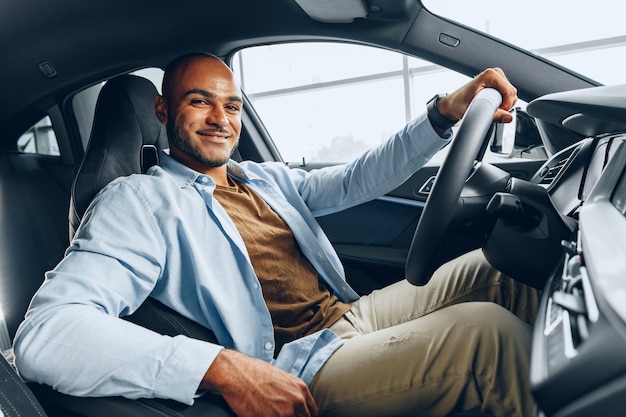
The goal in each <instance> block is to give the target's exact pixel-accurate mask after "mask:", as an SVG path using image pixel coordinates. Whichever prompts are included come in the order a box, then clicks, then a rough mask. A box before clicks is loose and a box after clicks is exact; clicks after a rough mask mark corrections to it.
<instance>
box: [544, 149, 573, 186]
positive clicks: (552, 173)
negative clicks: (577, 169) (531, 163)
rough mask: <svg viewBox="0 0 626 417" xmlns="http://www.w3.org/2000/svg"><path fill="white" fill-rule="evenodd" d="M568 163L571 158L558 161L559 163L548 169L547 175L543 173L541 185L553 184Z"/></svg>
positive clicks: (546, 169) (546, 170)
mask: <svg viewBox="0 0 626 417" xmlns="http://www.w3.org/2000/svg"><path fill="white" fill-rule="evenodd" d="M568 161H569V156H568V157H567V158H563V159H561V160H558V161H557V163H556V164H555V165H554V166H553V167H546V168H545V174H544V173H543V172H542V174H543V175H542V176H541V184H543V185H550V184H552V181H554V179H555V178H556V177H557V176H558V175H559V174H560V173H561V170H562V169H563V167H565V165H566V164H567V162H568Z"/></svg>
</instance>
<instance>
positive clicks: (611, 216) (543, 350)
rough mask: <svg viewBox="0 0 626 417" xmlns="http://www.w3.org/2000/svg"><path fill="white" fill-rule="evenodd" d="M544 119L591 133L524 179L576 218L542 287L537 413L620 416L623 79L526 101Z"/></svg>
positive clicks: (625, 337) (534, 381)
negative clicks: (556, 262) (611, 85)
mask: <svg viewBox="0 0 626 417" xmlns="http://www.w3.org/2000/svg"><path fill="white" fill-rule="evenodd" d="M528 112H529V113H530V114H531V115H532V116H534V117H535V118H538V119H541V120H543V121H544V122H548V123H552V124H558V125H561V126H563V127H566V128H568V129H571V130H574V131H576V132H578V133H581V134H585V135H589V137H588V138H587V139H583V140H581V141H579V142H577V143H576V144H574V145H571V146H569V147H567V148H565V149H563V150H562V151H561V152H559V153H557V154H555V155H553V157H552V158H550V160H549V161H547V162H546V164H544V166H543V167H542V168H541V169H540V170H539V171H538V172H537V174H536V175H535V176H534V177H533V178H532V179H531V182H533V183H535V184H539V185H541V186H542V187H544V188H545V189H546V190H547V192H548V194H549V195H550V199H551V201H552V204H553V205H554V207H555V208H556V209H557V210H558V211H559V212H560V213H562V214H563V215H565V216H567V217H570V218H573V219H576V220H577V227H576V228H575V229H574V231H573V232H572V233H571V236H570V237H569V238H567V239H563V241H562V242H561V247H562V248H561V256H560V259H559V262H558V264H557V267H556V268H555V269H554V271H553V272H552V274H551V275H550V277H549V279H548V282H547V284H546V285H545V287H544V291H543V296H542V302H541V305H540V310H539V312H538V315H537V320H536V323H535V328H534V334H533V348H532V358H531V370H530V379H531V389H532V391H533V394H534V396H535V399H536V401H537V415H538V416H540V417H544V416H556V417H583V416H603V417H610V416H623V415H626V134H625V133H623V132H626V87H625V86H617V87H599V88H594V89H587V90H580V91H571V92H566V93H556V94H551V95H549V96H545V97H543V98H539V99H538V100H537V101H535V102H533V103H531V104H529V106H528Z"/></svg>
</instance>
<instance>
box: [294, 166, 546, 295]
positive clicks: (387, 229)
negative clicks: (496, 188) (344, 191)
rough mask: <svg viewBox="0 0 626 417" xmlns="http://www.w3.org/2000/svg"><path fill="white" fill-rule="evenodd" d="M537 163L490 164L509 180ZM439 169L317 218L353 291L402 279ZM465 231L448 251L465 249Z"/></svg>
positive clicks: (525, 173) (451, 241)
mask: <svg viewBox="0 0 626 417" xmlns="http://www.w3.org/2000/svg"><path fill="white" fill-rule="evenodd" d="M541 163H542V161H535V160H528V161H520V160H516V161H514V162H508V161H506V162H503V163H497V164H494V165H496V166H498V167H500V168H501V169H504V170H506V171H508V172H509V173H511V175H512V176H515V177H518V178H530V177H531V176H532V174H533V173H534V171H535V170H536V169H537V168H538V167H539V166H540V164H541ZM321 167H322V165H321V164H317V165H316V168H321ZM301 168H305V169H307V168H310V167H308V166H307V167H301ZM438 168H439V167H438V166H437V165H427V166H425V167H423V168H422V169H420V170H418V171H417V172H416V173H415V174H414V175H413V176H411V178H409V179H408V180H407V181H406V182H405V183H403V184H402V185H400V186H399V187H398V188H396V189H395V190H393V191H391V192H390V193H388V194H387V195H386V196H383V197H381V198H378V199H376V200H374V201H371V202H368V203H365V204H361V205H359V206H356V207H353V208H350V209H348V210H344V211H342V212H339V213H335V214H331V215H327V216H323V217H320V218H318V221H319V223H320V225H321V226H322V228H323V229H324V231H325V232H326V234H327V235H328V237H329V239H330V241H331V242H332V243H333V245H334V247H335V249H336V250H337V253H338V254H339V256H340V258H341V260H342V262H343V264H344V267H345V270H346V275H347V277H348V281H349V282H350V284H351V285H352V286H353V287H354V288H355V290H357V292H359V293H368V292H370V291H372V290H373V289H376V288H381V287H383V286H386V285H388V284H390V283H393V282H395V281H398V280H401V279H403V277H404V263H405V261H406V256H407V254H408V251H409V247H410V245H411V240H412V238H413V233H414V231H415V228H416V226H417V223H418V221H419V217H420V215H421V213H422V210H423V207H424V205H425V203H426V199H427V197H428V191H429V187H430V185H432V183H433V181H434V178H435V176H436V174H437V170H438ZM464 232H467V233H472V229H471V228H469V227H468V228H467V229H463V228H461V229H460V230H458V231H457V234H456V236H455V238H454V239H449V240H448V244H450V245H453V246H454V245H456V247H455V248H453V249H451V250H452V251H453V252H455V251H459V252H460V251H462V250H463V248H464V247H467V245H468V242H467V241H465V240H464V239H463V237H462V235H463V233H464ZM469 245H471V243H469Z"/></svg>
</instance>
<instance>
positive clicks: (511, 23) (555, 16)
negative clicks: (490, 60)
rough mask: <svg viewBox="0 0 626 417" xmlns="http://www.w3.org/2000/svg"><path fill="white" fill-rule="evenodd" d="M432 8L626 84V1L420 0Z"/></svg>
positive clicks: (607, 81)
mask: <svg viewBox="0 0 626 417" xmlns="http://www.w3.org/2000/svg"><path fill="white" fill-rule="evenodd" d="M422 3H423V4H424V6H426V8H427V9H428V10H430V11H431V12H433V13H435V14H438V15H440V16H443V17H445V18H447V19H450V20H454V21H457V22H459V23H463V24H464V25H466V26H470V27H472V28H474V29H477V30H480V31H483V32H485V33H488V34H490V35H492V36H495V37H496V38H500V39H502V40H504V41H507V42H509V43H512V44H514V45H517V46H520V47H522V48H524V49H527V50H529V51H531V52H534V53H536V54H537V55H541V56H543V57H545V58H547V59H550V60H552V61H554V62H556V63H558V64H560V65H563V66H564V67H567V68H570V69H572V70H574V71H576V72H579V73H580V74H582V75H585V76H587V77H589V78H591V79H593V80H595V81H598V82H600V83H602V84H607V85H610V84H624V83H626V76H624V70H623V68H622V66H621V64H622V62H623V61H622V60H623V57H624V56H626V25H625V24H624V14H625V12H626V3H622V2H618V1H615V0H594V1H590V2H584V3H583V2H574V1H572V0H525V1H523V2H512V3H511V2H509V3H503V2H502V1H501V0H473V1H467V0H422Z"/></svg>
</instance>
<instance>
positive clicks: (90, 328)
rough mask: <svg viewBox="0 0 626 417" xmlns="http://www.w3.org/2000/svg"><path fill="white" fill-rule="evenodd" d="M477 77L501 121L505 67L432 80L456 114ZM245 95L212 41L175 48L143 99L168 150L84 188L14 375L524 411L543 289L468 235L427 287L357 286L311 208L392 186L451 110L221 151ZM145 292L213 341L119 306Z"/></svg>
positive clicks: (288, 405) (342, 402)
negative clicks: (352, 146) (351, 139)
mask: <svg viewBox="0 0 626 417" xmlns="http://www.w3.org/2000/svg"><path fill="white" fill-rule="evenodd" d="M484 87H495V88H498V89H499V90H500V91H501V92H502V94H503V104H502V106H501V108H500V109H498V111H497V113H496V115H495V116H494V117H495V118H496V119H498V120H501V121H504V122H508V121H510V120H511V117H510V115H509V114H508V112H507V110H508V109H509V108H510V107H512V106H513V104H514V102H515V100H516V91H515V88H514V87H513V86H511V85H510V83H509V82H508V81H507V80H506V77H505V76H504V74H503V73H502V71H500V70H498V69H491V70H487V71H485V72H483V73H482V74H480V75H479V76H478V77H476V78H475V79H474V80H472V81H470V82H469V83H468V84H467V85H465V86H463V87H461V88H460V89H459V90H457V91H455V92H454V93H452V94H450V95H448V96H446V97H443V98H441V99H440V100H439V101H438V102H437V103H436V107H437V111H438V112H439V113H440V115H439V116H440V117H439V119H441V118H442V117H443V118H444V120H445V118H447V119H450V120H455V119H459V118H461V117H462V116H463V114H464V113H465V111H466V109H467V106H468V105H469V103H470V101H471V99H472V98H473V97H474V96H475V95H476V93H477V92H478V91H479V90H480V89H482V88H484ZM241 111H242V97H241V93H240V91H239V88H238V87H237V86H236V84H235V81H234V78H233V74H232V72H231V71H230V69H229V68H228V67H227V66H226V65H224V63H223V62H221V61H220V60H219V59H217V58H215V57H213V56H211V55H205V54H191V55H186V56H183V57H181V58H179V59H177V60H175V61H174V62H172V63H171V64H170V65H169V66H168V68H167V69H166V73H165V78H164V81H163V96H159V97H157V98H156V113H157V116H158V118H159V120H160V121H161V122H162V123H164V124H165V125H166V126H167V132H168V138H169V142H170V150H169V156H168V155H164V156H163V158H162V163H161V166H159V167H154V168H152V169H151V170H150V171H149V172H148V175H134V176H131V177H129V178H125V179H119V180H116V181H114V182H113V183H111V184H110V185H109V186H107V187H106V189H105V190H103V192H101V193H100V194H99V195H98V196H96V198H95V199H94V202H93V204H92V205H91V207H90V208H89V209H88V211H87V213H86V215H85V218H84V221H83V223H82V224H81V226H80V228H79V230H78V231H77V233H76V237H75V239H74V240H73V242H72V244H71V246H70V248H69V249H68V251H67V253H66V257H65V258H64V259H63V260H62V261H61V262H60V263H59V265H58V266H57V267H56V268H55V270H54V271H51V272H49V273H48V274H47V276H46V280H45V282H44V284H43V285H42V287H41V288H40V290H39V291H38V292H37V294H36V295H35V297H34V299H33V301H32V303H31V306H30V308H29V311H28V313H27V316H26V320H25V322H24V323H23V324H22V325H21V326H20V329H19V330H18V334H17V335H16V341H15V351H16V362H17V366H18V368H19V370H20V372H21V374H22V376H23V377H24V378H26V379H29V380H34V381H38V382H42V383H46V384H49V385H52V386H53V387H55V388H56V389H58V390H60V391H62V392H67V393H70V394H73V395H85V396H93V395H124V396H126V397H129V398H138V397H162V398H172V399H175V400H178V401H181V402H185V403H188V404H191V403H192V402H193V398H194V396H195V395H196V394H197V392H198V391H203V390H211V391H217V392H219V393H220V394H221V395H222V396H223V397H224V399H225V400H226V401H227V402H228V404H229V405H230V406H231V408H232V409H233V411H234V412H235V413H236V414H237V415H238V416H292V415H298V416H300V415H302V416H315V415H318V412H319V413H321V414H323V415H339V414H340V415H359V416H364V415H381V414H387V415H405V414H407V413H412V414H419V415H442V416H443V415H447V414H449V413H450V412H454V411H458V410H465V409H471V408H476V407H481V408H482V409H483V410H485V411H488V412H490V413H493V414H494V415H498V416H500V415H502V416H505V415H506V416H513V415H515V416H522V415H524V416H528V415H530V410H531V407H532V400H531V398H530V394H529V392H528V382H527V370H528V348H529V337H530V327H529V325H528V324H526V323H524V321H526V322H530V321H532V314H533V313H532V312H533V311H534V306H535V305H536V294H533V293H532V291H529V290H528V289H527V288H525V287H523V286H521V285H518V284H516V283H514V282H513V281H511V280H510V279H508V278H506V277H504V276H502V275H501V274H499V273H498V272H497V271H495V270H494V269H493V268H491V267H490V266H489V265H488V264H487V263H486V262H485V261H484V259H483V258H482V257H481V256H480V253H479V252H476V253H470V254H468V255H465V256H464V257H461V258H460V259H459V260H457V261H455V262H452V263H449V264H447V265H444V266H443V267H442V268H440V269H439V271H437V273H436V274H435V276H434V277H433V279H432V283H431V284H429V285H428V286H426V287H424V288H416V287H412V286H410V285H408V284H407V283H406V282H402V283H399V284H396V285H393V286H391V287H389V288H387V289H384V290H381V291H378V292H374V293H372V294H371V295H369V296H366V297H363V298H361V299H359V298H358V296H357V295H356V294H355V293H354V291H353V290H352V289H351V288H350V287H349V286H348V285H347V284H346V283H345V280H344V276H343V271H342V268H341V265H340V262H339V259H338V257H337V255H336V254H335V252H334V250H333V249H332V246H331V244H330V242H329V241H328V239H327V238H326V237H325V236H324V234H323V232H322V230H321V228H320V227H319V225H318V224H317V222H316V221H315V218H314V217H315V216H318V215H322V214H325V213H331V212H335V211H339V210H342V209H345V208H348V207H351V206H354V205H356V204H360V203H362V202H365V201H368V200H371V199H373V198H375V197H377V196H379V195H382V194H384V193H386V192H388V191H390V190H391V189H393V188H395V187H396V186H398V185H399V184H401V183H402V182H403V181H405V180H406V179H407V178H408V177H409V176H410V175H411V174H412V173H413V172H414V171H415V170H417V169H418V168H419V167H420V166H421V165H422V164H423V163H425V162H426V161H427V160H428V159H429V158H430V157H431V156H432V155H433V154H434V153H435V152H436V151H437V150H438V149H440V148H441V147H442V146H444V145H445V144H446V143H447V139H443V138H442V137H440V135H439V134H441V135H442V136H444V137H445V136H449V131H448V126H441V124H440V125H437V123H435V126H433V125H431V123H433V119H432V118H431V119H429V118H427V117H426V116H421V117H420V118H418V119H417V120H415V121H413V122H411V123H410V124H409V125H407V126H406V127H405V128H404V129H403V130H401V131H400V132H399V133H397V134H396V135H394V136H393V137H392V138H391V139H390V140H389V142H388V143H386V144H384V145H382V146H380V147H379V148H377V149H374V150H371V151H369V152H367V153H366V154H365V155H364V156H362V157H361V158H359V159H357V160H356V161H355V162H353V163H351V164H348V165H346V166H338V167H332V168H327V169H324V170H319V171H316V172H314V173H306V172H304V171H300V170H290V169H288V168H286V167H285V166H284V165H283V164H280V163H266V164H256V163H252V162H245V163H242V164H237V163H235V162H233V161H229V158H230V156H231V154H232V152H233V149H235V147H236V146H237V143H238V140H239V135H240V131H241ZM436 132H438V133H439V134H437V133H436ZM148 296H152V297H154V298H156V299H158V300H160V301H161V302H163V303H164V304H166V305H168V306H169V307H171V308H173V309H175V310H177V311H178V312H180V313H181V314H183V315H185V316H187V317H190V318H192V319H194V320H196V321H197V322H199V323H200V324H203V325H205V326H206V327H208V328H210V329H211V330H213V331H214V332H215V334H216V336H217V338H218V340H219V341H220V345H214V344H210V343H205V342H201V341H197V340H191V339H188V338H185V337H182V336H178V337H174V338H170V337H165V336H161V335H158V334H155V333H154V332H151V331H149V330H146V329H143V328H140V327H138V326H135V325H133V324H131V323H128V322H126V321H123V320H121V319H119V317H120V316H124V315H128V314H130V313H132V312H133V311H134V310H135V309H136V308H137V307H138V306H139V305H140V304H141V303H142V302H143V301H144V300H145V299H146V297H148ZM466 301H473V302H466ZM484 301H491V302H484ZM494 302H497V303H499V304H501V305H504V306H505V307H507V308H508V310H510V311H507V310H506V309H504V308H502V307H501V306H498V305H496V304H494ZM511 312H513V313H514V314H516V315H517V316H518V317H516V316H515V315H514V314H512V313H511Z"/></svg>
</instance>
